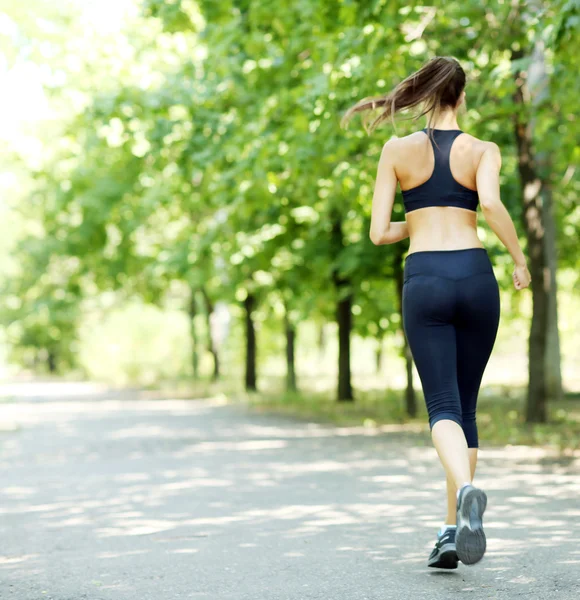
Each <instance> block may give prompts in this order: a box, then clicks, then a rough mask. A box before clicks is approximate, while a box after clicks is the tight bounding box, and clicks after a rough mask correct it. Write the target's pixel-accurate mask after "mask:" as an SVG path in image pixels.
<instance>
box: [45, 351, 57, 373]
mask: <svg viewBox="0 0 580 600" xmlns="http://www.w3.org/2000/svg"><path fill="white" fill-rule="evenodd" d="M46 364H47V366H48V372H49V373H50V374H51V375H54V374H55V373H56V352H55V351H54V350H52V349H50V348H49V349H48V350H47V355H46Z"/></svg>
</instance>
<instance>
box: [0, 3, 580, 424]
mask: <svg viewBox="0 0 580 600" xmlns="http://www.w3.org/2000/svg"><path fill="white" fill-rule="evenodd" d="M250 4H251V3H250ZM379 4H380V3H379ZM383 5H384V6H383V10H382V12H380V11H379V12H380V14H379V15H378V16H377V14H374V13H373V12H372V11H371V10H370V9H367V8H365V6H364V3H363V4H362V5H361V6H358V5H357V4H356V3H343V2H327V3H325V2H316V3H308V2H305V3H303V6H302V5H300V7H299V8H297V7H295V8H292V6H291V4H288V5H283V7H281V8H280V10H279V11H278V12H276V16H275V18H272V13H271V11H272V9H273V8H272V6H271V5H270V3H267V2H266V3H264V5H263V7H262V8H258V7H253V8H252V10H251V11H250V13H248V14H249V15H250V17H251V18H248V14H246V13H245V12H244V10H243V9H241V8H240V7H239V6H238V5H237V4H236V3H224V4H223V5H220V6H218V5H217V4H216V3H211V2H195V1H193V0H175V1H172V2H162V1H160V0H146V1H138V0H99V1H88V0H85V1H83V0H75V1H73V0H70V1H64V0H60V1H57V2H48V1H42V0H32V1H30V2H26V3H14V2H11V1H10V2H8V1H2V2H0V39H1V44H2V46H1V50H2V53H1V54H0V90H1V94H0V140H1V142H2V148H1V155H2V171H1V174H0V186H1V211H2V212H1V216H2V219H1V220H0V228H1V235H0V261H1V262H0V264H1V266H2V269H1V283H2V299H1V317H2V326H3V327H2V373H3V376H4V378H5V379H6V380H7V381H8V380H10V379H13V378H14V377H24V376H26V377H38V376H41V377H49V376H50V377H65V378H68V379H77V380H78V379H91V380H94V381H97V382H104V383H108V384H113V385H146V386H156V385H163V384H165V383H167V382H173V383H174V384H176V385H177V384H179V385H183V386H185V387H186V388H187V387H188V386H189V387H190V388H195V386H198V385H202V387H203V385H212V386H216V385H217V386H221V388H222V389H224V390H226V391H228V392H232V393H234V392H240V393H241V392H243V391H253V390H254V389H257V390H258V391H260V392H265V393H266V392H267V393H269V394H281V393H284V392H285V391H287V390H289V391H290V392H292V393H295V392H296V390H298V391H299V392H302V394H305V395H306V396H309V395H311V394H319V396H318V397H319V398H321V399H327V400H333V399H335V397H336V395H337V391H336V390H337V382H338V381H341V382H342V383H341V384H340V385H338V388H339V389H338V395H339V396H341V395H342V396H346V397H350V396H354V397H355V398H356V397H357V394H359V397H360V398H367V394H370V395H371V397H372V398H377V399H378V400H379V401H380V399H381V398H386V397H387V396H388V397H389V398H390V400H389V402H393V403H395V404H397V405H398V406H399V407H400V411H396V412H397V414H398V415H399V416H402V415H403V413H404V412H405V410H404V407H405V401H404V399H403V397H404V393H405V389H406V387H407V386H408V385H409V381H408V372H407V369H406V359H405V348H404V339H403V335H402V331H401V317H400V312H399V306H398V299H397V285H396V281H397V277H398V276H399V275H400V267H401V264H402V259H403V257H404V254H405V252H406V248H407V246H406V242H404V243H402V244H399V245H398V248H395V247H394V246H389V247H384V246H383V247H375V246H373V245H372V244H371V243H370V241H369V239H368V224H369V215H370V203H371V197H372V186H373V181H374V176H375V169H376V163H377V160H378V153H379V151H380V147H381V144H382V143H383V142H384V141H386V140H387V139H388V138H389V137H390V136H392V135H405V134H407V133H408V132H410V131H413V130H414V129H417V128H419V127H422V126H423V123H422V121H420V122H418V123H409V122H407V121H401V122H400V123H399V124H398V125H397V129H396V132H395V131H394V130H393V129H392V127H391V126H390V125H387V126H385V127H380V128H379V129H378V130H377V131H376V132H375V133H373V135H372V136H367V134H366V133H365V132H364V130H363V128H362V126H361V123H360V121H358V120H356V119H355V120H354V121H353V123H351V125H350V126H349V128H348V130H343V129H341V128H340V127H339V125H338V121H339V118H340V116H341V115H342V113H343V112H344V110H346V108H348V107H349V106H350V105H351V104H353V103H354V102H355V101H356V100H358V99H360V98H362V97H364V96H370V95H375V94H380V93H385V92H386V91H388V90H389V89H391V87H392V86H393V85H395V84H396V83H397V82H398V81H400V80H401V79H402V78H403V77H404V76H406V74H408V73H409V72H411V71H412V70H414V69H416V68H418V67H419V66H420V65H421V64H422V63H423V62H424V61H425V60H427V59H428V58H430V57H431V56H434V55H436V54H446V55H454V56H457V57H458V58H459V59H460V60H461V61H462V63H463V64H464V66H465V68H466V70H467V72H468V78H469V83H468V89H467V97H468V104H467V110H466V111H464V113H463V114H462V116H461V119H462V123H461V124H462V127H463V128H464V129H465V130H467V131H470V132H473V133H474V135H477V136H479V137H482V138H483V139H493V140H494V141H496V142H497V143H498V144H499V145H500V147H501V148H502V152H503V157H504V165H503V181H502V184H503V188H502V189H503V199H504V202H505V203H506V205H507V206H508V208H509V210H510V212H511V214H512V216H513V218H514V221H515V223H516V226H517V228H518V231H519V233H520V237H521V239H522V244H524V246H525V238H526V235H525V229H524V225H523V219H522V210H523V194H522V185H521V181H520V179H519V175H518V172H519V171H518V161H521V156H519V155H518V152H517V144H516V136H515V128H514V124H513V118H512V117H513V114H514V113H516V112H518V111H519V112H520V113H521V114H523V115H524V119H525V120H526V124H527V125H528V126H529V127H530V128H531V136H532V138H533V140H534V144H535V146H534V150H535V152H536V156H535V158H536V160H537V165H538V167H537V169H538V171H537V174H538V175H539V176H540V177H541V178H543V179H542V181H544V182H545V184H546V188H548V187H549V189H551V191H552V195H551V204H552V205H553V207H552V208H550V209H549V212H550V215H551V217H550V222H551V223H552V225H553V227H554V232H555V238H554V239H555V241H554V242H550V241H547V245H548V246H549V248H548V250H547V251H546V252H547V253H548V254H549V256H550V260H552V258H554V259H555V258H557V270H556V269H555V268H552V272H554V273H556V276H557V284H558V293H557V327H556V325H555V321H554V315H555V314H556V313H555V312H554V311H555V309H554V311H553V310H552V309H551V312H550V315H551V317H550V319H551V320H550V323H549V325H548V327H549V332H548V343H547V345H546V348H545V353H546V361H547V363H546V364H547V367H546V378H547V392H546V394H547V395H548V396H549V398H551V399H552V400H554V404H553V405H552V406H553V407H555V408H554V410H556V409H557V410H558V411H560V412H558V413H557V414H559V415H560V416H562V415H566V418H568V416H569V415H573V414H575V411H576V410H577V409H576V402H577V399H578V394H580V353H579V352H578V348H579V347H580V294H579V293H578V289H579V287H580V286H579V277H578V268H579V266H580V263H579V262H578V260H579V259H578V256H579V253H578V243H577V239H578V235H579V233H580V209H579V208H578V203H577V195H578V189H579V183H578V177H577V170H576V166H577V163H578V157H579V155H580V153H579V148H578V146H577V140H578V139H579V135H578V133H579V128H578V120H577V108H578V105H577V93H576V92H577V82H576V81H575V79H574V76H573V68H571V67H572V64H573V55H574V53H573V45H572V41H571V40H572V39H573V29H574V23H575V22H574V21H573V19H572V17H573V14H572V13H570V14H568V13H567V12H566V10H567V9H566V10H564V9H563V8H562V7H561V6H560V4H559V3H557V2H553V3H547V5H546V9H545V11H544V12H543V13H542V14H541V15H540V16H538V15H535V16H534V19H535V20H533V23H535V25H534V24H532V21H530V20H525V19H524V20H523V21H522V23H523V24H522V25H521V28H520V29H517V28H516V29H514V30H513V31H511V33H510V32H508V31H507V30H504V29H502V24H501V23H502V19H498V18H497V15H494V14H492V11H490V7H489V6H487V5H486V4H485V3H484V4H483V5H481V6H480V5H479V4H477V5H476V4H475V3H474V5H473V6H469V7H466V8H465V10H464V12H463V13H462V14H461V15H458V14H456V13H454V12H453V10H449V11H448V12H447V13H445V12H444V10H445V7H444V6H443V3H442V4H441V6H438V5H437V3H436V4H435V5H433V6H429V7H423V6H420V5H414V4H409V5H407V4H406V3H399V2H390V3H388V5H387V4H386V3H383ZM315 6H316V7H318V9H320V10H316V9H315V8H314V7H315ZM496 8H497V10H498V11H499V14H503V11H508V13H509V10H508V7H507V6H506V4H505V3H503V2H498V3H497V7H496ZM322 9H324V10H322ZM560 9H562V10H560ZM269 11H270V12H269ZM506 14H507V13H506ZM443 15H445V18H443ZM568 18H569V20H568ZM538 23H539V25H538ZM532 29H533V30H534V31H541V35H539V36H538V37H537V38H534V37H533V36H531V34H530V32H531V31H532ZM450 31H451V32H454V35H453V36H449V32H450ZM510 36H511V37H510ZM443 39H445V44H444V43H442V40H443ZM526 40H527V41H526ZM530 40H531V41H530ZM524 41H526V42H525V43H528V44H530V46H529V47H524V45H523V44H524ZM522 51H523V52H524V55H525V56H524V57H523V58H521V56H520V54H521V52H522ZM518 61H519V62H518ZM518 78H519V79H518ZM522 81H525V82H526V83H525V85H524V88H525V89H524V88H522V89H523V90H524V92H525V93H524V96H523V100H522V101H523V102H524V104H523V105H521V106H519V105H517V102H516V101H515V100H514V98H515V95H514V94H515V91H516V89H517V86H518V85H520V86H521V85H522V83H521V82H522ZM518 82H519V83H518ZM526 85H527V86H528V88H526V87H525V86H526ZM574 85H576V88H575V87H574ZM575 90H576V91H575ZM546 98H547V100H546ZM395 212H396V214H395V215H394V218H395V219H397V218H402V215H403V212H402V205H401V203H400V198H398V199H397V204H396V206H395ZM546 218H547V217H546ZM337 228H338V232H339V233H338V235H337V233H336V232H337ZM479 231H480V237H481V238H482V240H483V241H484V243H485V244H486V246H487V247H488V249H489V251H490V254H491V256H492V260H493V262H494V266H495V270H496V274H497V276H498V279H499V281H500V285H501V288H502V321H501V325H500V332H499V337H498V340H497V344H496V348H495V351H494V353H493V356H492V358H491V361H490V364H489V367H488V370H487V372H486V374H485V378H484V389H483V390H482V396H489V397H490V398H492V397H493V398H495V399H497V400H499V401H501V399H502V398H504V399H511V400H515V401H516V406H519V408H517V410H520V409H522V410H523V407H524V405H525V402H526V386H527V383H528V338H529V333H530V325H531V318H532V312H533V304H532V294H531V292H530V291H529V290H526V291H524V292H522V293H516V292H514V290H513V286H512V284H511V277H510V276H511V260H510V257H509V255H508V254H507V252H506V250H505V249H504V248H503V247H502V246H501V244H500V243H499V242H498V240H497V238H496V237H495V235H494V234H493V233H492V232H491V230H490V229H489V227H488V226H487V225H486V223H485V222H484V220H483V218H482V217H481V216H480V227H479ZM347 290H350V291H351V292H352V295H351V296H350V299H349V298H348V297H347V294H346V292H347ZM345 298H347V303H346V304H345V302H344V300H345ZM555 298H556V296H555V294H552V293H550V302H552V301H555ZM341 301H342V304H341ZM337 307H338V311H339V313H340V311H341V310H342V311H343V312H342V314H343V315H344V311H346V312H347V313H348V312H350V314H351V315H352V317H353V327H352V329H351V330H349V331H348V334H349V337H350V357H349V364H350V369H351V372H350V373H345V372H344V368H343V369H342V370H343V372H342V373H339V369H338V362H339V361H338V355H339V347H338V329H339V325H338V323H337V316H336V315H337ZM340 307H342V308H340ZM248 320H249V321H250V322H251V329H252V331H253V332H254V334H255V346H254V345H253V344H254V342H252V340H251V339H250V340H248V337H249V334H248V329H247V327H248V322H249V321H248ZM338 320H339V321H340V317H339V319H338ZM342 326H344V324H343V325H341V327H342ZM556 331H558V333H559V336H558V337H554V334H555V332H556ZM250 338H251V336H250ZM290 347H292V348H293V350H292V352H290V350H289V348H290ZM252 348H255V361H252V359H251V356H252V355H253V352H254V351H253V350H252ZM290 355H293V358H292V357H291V356H290ZM407 358H408V355H407ZM216 365H217V366H216ZM291 371H292V372H291ZM349 382H352V386H353V391H352V393H351V392H350V391H349V389H348V388H349V385H348V384H349ZM412 385H413V386H414V388H415V392H416V393H417V394H419V393H420V384H419V379H418V376H417V373H416V371H413V383H412ZM345 390H346V391H345ZM385 401H386V400H385ZM562 402H564V404H561V403H562ZM517 403H519V404H517ZM558 403H560V404H558ZM417 405H418V406H419V410H422V405H421V401H420V400H419V401H417ZM407 408H408V407H407ZM562 411H563V412H562ZM552 414H553V415H554V414H556V412H553V413H552Z"/></svg>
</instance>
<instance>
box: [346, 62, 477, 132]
mask: <svg viewBox="0 0 580 600" xmlns="http://www.w3.org/2000/svg"><path fill="white" fill-rule="evenodd" d="M464 88H465V71H464V70H463V68H462V67H461V65H460V64H459V62H458V61H457V60H456V59H455V58H453V57H451V56H437V57H435V58H432V59H431V60H430V61H429V62H428V63H426V64H424V65H423V66H422V67H421V68H420V69H419V70H418V71H416V72H415V73H413V74H412V75H409V77H407V78H406V79H404V80H403V81H401V83H399V84H398V85H397V86H396V87H395V88H394V89H393V90H392V91H391V92H389V93H388V94H387V95H385V96H378V97H375V98H363V99H362V100H360V101H359V102H357V103H356V104H355V105H354V106H351V107H350V108H349V109H348V110H347V111H346V113H345V114H344V115H343V117H342V119H341V121H340V126H341V127H343V128H344V126H345V125H346V124H347V123H348V121H349V120H350V119H351V118H352V116H353V115H354V114H355V113H358V112H364V111H369V110H374V109H375V108H378V107H384V110H383V111H382V112H381V114H380V115H379V116H378V117H376V118H375V120H374V121H373V122H372V123H371V124H370V126H368V118H367V119H363V127H364V128H365V130H366V132H367V133H368V134H370V133H372V132H373V131H374V129H375V128H376V127H377V125H379V123H382V122H383V121H385V120H386V119H388V118H390V119H391V121H392V123H393V126H394V125H395V119H394V116H395V113H397V112H398V111H400V110H403V109H405V108H413V107H414V106H417V105H418V104H421V103H424V106H423V107H422V111H421V113H420V114H418V115H416V116H411V117H407V118H409V119H413V120H417V119H419V118H420V117H422V116H423V115H425V114H427V113H429V112H430V113H431V115H430V116H429V122H428V125H427V127H428V128H430V127H431V124H432V123H433V120H434V118H435V116H436V115H437V114H438V113H439V112H440V111H441V110H443V109H445V108H448V107H451V108H454V107H455V106H456V105H457V102H458V101H459V98H460V96H461V92H462V91H463V89H464ZM429 133H430V132H429Z"/></svg>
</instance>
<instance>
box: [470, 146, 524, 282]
mask: <svg viewBox="0 0 580 600" xmlns="http://www.w3.org/2000/svg"><path fill="white" fill-rule="evenodd" d="M500 168H501V153H500V151H499V147H498V146H497V144H494V143H493V142H488V148H486V150H485V151H484V152H483V154H482V156H481V159H480V161H479V165H478V167H477V174H476V182H477V193H478V195H479V203H480V204H481V212H482V213H483V216H484V218H485V220H486V221H487V222H488V223H489V226H490V227H491V228H492V230H493V231H494V233H495V234H496V235H497V237H498V238H499V239H500V241H501V242H502V244H503V245H504V246H505V247H506V248H507V250H508V252H509V253H510V254H511V256H512V258H513V260H514V263H515V268H514V272H513V280H514V286H515V288H516V289H518V290H519V289H523V288H526V287H528V285H530V281H531V276H530V272H529V271H528V267H527V264H526V257H525V256H524V253H523V252H522V249H521V248H520V242H519V240H518V235H517V233H516V228H515V226H514V224H513V221H512V219H511V217H510V215H509V213H508V211H507V209H506V207H505V206H504V204H503V202H502V201H501V197H500V190H499V187H500V186H499V171H500Z"/></svg>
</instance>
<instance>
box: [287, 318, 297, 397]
mask: <svg viewBox="0 0 580 600" xmlns="http://www.w3.org/2000/svg"><path fill="white" fill-rule="evenodd" d="M284 329H285V332H286V389H287V391H289V392H295V391H296V389H297V386H296V366H295V355H294V348H295V345H296V327H295V326H294V324H293V323H292V321H291V320H290V318H289V316H288V307H287V306H285V311H284Z"/></svg>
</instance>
